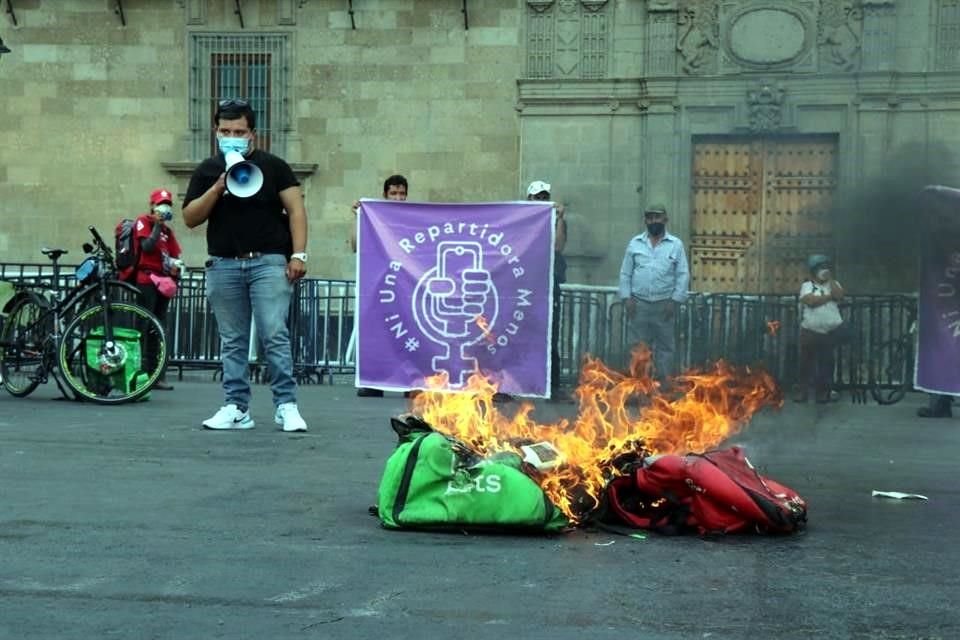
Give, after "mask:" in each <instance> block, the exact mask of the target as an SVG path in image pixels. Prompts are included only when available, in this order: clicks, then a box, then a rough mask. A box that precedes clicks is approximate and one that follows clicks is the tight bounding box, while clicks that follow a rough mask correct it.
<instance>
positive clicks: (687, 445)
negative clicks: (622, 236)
mask: <svg viewBox="0 0 960 640" xmlns="http://www.w3.org/2000/svg"><path fill="white" fill-rule="evenodd" d="M650 355H651V354H650V351H649V349H647V348H646V347H643V346H641V347H639V348H637V349H636V350H635V351H634V352H633V357H632V361H631V366H630V372H629V373H624V372H619V371H615V370H613V369H611V368H609V367H608V366H606V365H605V364H604V363H603V362H601V361H600V360H598V359H595V358H592V357H590V356H587V358H586V361H585V363H584V367H583V370H582V373H581V376H580V383H579V385H578V387H577V389H576V391H575V392H574V394H575V396H576V398H577V400H578V405H579V408H578V412H577V416H576V417H575V418H572V419H561V420H560V421H559V422H555V423H549V424H541V423H538V422H537V421H536V420H534V418H533V412H534V406H533V404H532V403H530V402H524V403H522V404H521V406H520V408H519V409H518V411H517V413H516V414H515V415H513V416H512V417H511V416H507V415H504V414H502V413H500V412H499V411H498V410H497V407H496V406H495V405H494V403H493V395H494V393H496V391H497V387H496V385H495V384H494V383H493V382H491V381H490V380H488V379H487V378H485V377H483V376H480V375H475V376H473V377H471V378H470V380H469V382H468V384H467V387H466V389H464V390H463V391H462V392H460V393H450V392H447V391H443V389H444V388H445V386H446V380H445V379H444V378H442V377H439V376H438V377H435V378H432V379H430V380H428V386H430V387H431V388H432V389H433V390H431V391H427V392H424V393H422V394H419V395H418V396H416V398H415V399H414V401H413V412H414V413H416V414H418V415H420V416H421V417H423V419H424V420H426V421H427V422H428V423H429V424H431V425H432V426H433V427H434V428H435V429H437V430H438V431H441V432H443V433H445V434H447V435H450V436H453V437H454V438H456V439H458V440H460V441H462V442H463V443H465V444H467V445H468V446H469V447H470V448H471V449H473V450H474V451H476V452H477V453H479V454H481V455H484V456H488V455H491V454H493V453H497V452H501V451H513V452H516V453H518V454H520V455H523V454H522V453H521V450H520V447H522V446H523V445H529V444H533V443H538V442H549V443H551V444H552V445H553V446H554V447H555V448H556V449H557V450H558V451H559V452H560V453H561V455H562V456H563V460H564V464H562V465H560V466H558V467H556V468H554V469H548V470H545V471H541V472H536V471H533V472H532V473H533V476H534V477H535V478H536V479H537V481H538V482H539V484H540V486H541V487H542V488H543V490H544V492H545V493H546V494H547V495H548V496H549V497H550V499H551V500H552V501H553V503H554V504H555V505H556V506H557V507H558V508H559V509H560V510H562V511H563V512H564V513H565V514H566V515H567V517H568V518H569V519H570V520H571V521H572V522H578V521H580V520H582V519H583V518H584V517H585V516H587V515H588V514H589V513H590V512H592V511H593V510H594V509H595V508H596V507H597V506H598V505H599V504H600V503H599V499H600V496H601V495H602V493H603V490H604V488H605V487H606V485H607V482H608V481H609V480H610V478H612V477H614V476H616V475H619V474H620V473H622V471H621V470H622V469H623V467H624V466H625V465H626V464H628V463H629V462H634V461H638V460H640V459H641V458H643V457H644V456H646V455H651V454H669V453H676V454H685V453H691V452H701V451H705V450H708V449H710V448H713V447H715V446H717V445H718V444H720V443H721V442H723V441H724V440H726V439H727V438H729V437H730V436H731V435H733V434H735V433H737V432H738V431H739V430H740V429H741V428H743V427H744V426H745V425H746V424H747V423H748V422H749V420H750V418H751V417H752V416H753V415H754V413H756V412H757V411H759V410H760V409H761V408H763V407H767V406H776V407H779V406H780V405H781V404H782V397H781V394H780V391H779V389H778V388H777V385H776V383H775V382H774V381H773V378H771V377H770V376H769V375H768V374H767V373H765V372H763V371H756V370H752V369H749V368H735V367H733V366H731V365H729V364H727V363H725V362H722V361H721V362H718V363H716V364H715V365H713V366H712V367H710V368H709V369H707V370H702V371H688V372H687V373H685V374H683V375H680V376H678V377H677V378H675V379H674V380H673V390H672V391H670V392H664V390H662V389H661V388H660V385H659V383H657V382H656V381H655V380H654V379H653V378H652V376H651V368H652V362H651V357H650Z"/></svg>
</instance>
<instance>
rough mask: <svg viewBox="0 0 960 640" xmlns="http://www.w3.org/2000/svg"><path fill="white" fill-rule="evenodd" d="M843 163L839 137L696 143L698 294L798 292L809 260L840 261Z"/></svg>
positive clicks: (693, 251) (693, 254) (694, 261)
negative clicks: (838, 202) (838, 193)
mask: <svg viewBox="0 0 960 640" xmlns="http://www.w3.org/2000/svg"><path fill="white" fill-rule="evenodd" d="M835 158H836V139H835V138H833V137H822V136H817V137H783V138H753V137H751V138H739V137H722V138H698V139H695V141H694V146H693V193H692V199H693V206H692V214H691V221H690V230H691V231H690V236H691V237H690V263H691V267H690V268H691V279H692V282H691V288H692V289H693V290H694V291H703V292H732V293H794V292H795V291H797V290H798V289H799V287H800V282H801V281H802V280H803V279H804V278H805V277H806V267H805V262H806V256H807V255H809V254H810V253H826V254H828V255H830V254H831V253H832V241H831V225H830V219H829V216H828V215H827V209H828V207H829V204H830V197H831V195H832V193H833V190H834V188H835V186H836V169H835V166H836V162H835Z"/></svg>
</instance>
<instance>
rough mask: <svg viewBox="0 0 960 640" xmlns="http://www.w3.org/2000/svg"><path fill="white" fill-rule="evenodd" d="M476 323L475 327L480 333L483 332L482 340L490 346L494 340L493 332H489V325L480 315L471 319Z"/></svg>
mask: <svg viewBox="0 0 960 640" xmlns="http://www.w3.org/2000/svg"><path fill="white" fill-rule="evenodd" d="M473 321H474V322H476V323H477V326H478V327H480V331H482V332H483V338H484V340H486V341H487V342H489V343H490V344H493V343H494V342H495V341H496V339H495V338H494V337H493V332H492V331H490V323H489V322H488V321H487V319H486V318H484V317H483V316H482V315H479V316H477V317H476V318H474V319H473Z"/></svg>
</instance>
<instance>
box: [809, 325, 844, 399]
mask: <svg viewBox="0 0 960 640" xmlns="http://www.w3.org/2000/svg"><path fill="white" fill-rule="evenodd" d="M835 333H836V332H835V331H832V332H830V333H817V332H816V331H810V330H808V329H800V391H801V393H806V392H807V390H809V389H810V388H811V387H812V388H813V389H814V390H815V391H816V394H817V396H818V397H820V398H824V397H826V396H827V394H829V393H830V387H831V386H833V370H834V368H835V366H836V355H835V354H836V348H837V340H836V335H835Z"/></svg>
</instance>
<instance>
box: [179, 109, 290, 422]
mask: <svg viewBox="0 0 960 640" xmlns="http://www.w3.org/2000/svg"><path fill="white" fill-rule="evenodd" d="M213 124H214V132H215V134H216V137H217V146H218V148H219V150H220V152H219V153H218V154H217V155H215V156H213V157H211V158H208V159H206V160H204V161H203V162H202V163H200V165H199V166H198V167H197V168H196V170H194V172H193V175H192V176H191V178H190V185H189V187H187V195H186V198H185V199H184V202H183V221H184V223H186V225H187V226H188V227H190V228H194V227H197V226H200V225H201V224H203V223H204V222H206V223H207V253H208V254H209V258H208V259H207V261H206V269H207V274H206V275H207V299H208V300H209V302H210V306H211V308H212V309H213V313H214V315H215V316H216V318H217V326H218V328H219V330H220V340H221V346H222V348H221V353H222V356H221V359H222V361H223V390H224V396H225V402H224V406H223V407H221V408H220V410H219V411H217V413H216V414H215V415H214V416H212V417H211V418H208V419H207V420H204V421H203V426H204V427H206V428H207V429H251V428H253V426H254V421H253V419H252V418H251V417H250V413H249V411H248V407H249V406H250V380H249V367H248V362H247V358H248V352H249V344H250V321H251V318H252V319H253V321H254V322H256V328H257V336H258V337H259V339H260V342H261V345H262V347H263V351H264V353H265V355H266V359H267V365H268V375H269V377H270V388H271V390H272V392H273V402H274V405H275V407H276V412H275V413H274V421H275V422H276V423H277V424H279V425H281V426H282V428H283V430H284V431H306V430H307V425H306V423H305V422H304V420H303V418H302V417H301V415H300V411H299V409H298V408H297V397H296V394H297V385H296V381H295V380H294V379H293V357H292V352H291V348H290V333H289V330H288V328H287V316H288V314H289V310H290V297H291V295H292V293H293V283H294V282H295V281H296V280H298V279H300V278H302V277H303V276H304V275H305V274H306V271H307V254H306V253H305V250H306V246H307V212H306V209H305V208H304V205H303V193H302V191H301V189H300V183H299V182H298V181H297V178H296V176H295V175H294V174H293V170H292V169H291V168H290V165H288V164H287V163H286V162H285V161H284V160H282V159H281V158H279V157H277V156H275V155H273V154H270V153H267V152H266V151H263V150H260V149H256V148H254V132H255V130H256V113H255V112H254V110H253V109H252V108H251V106H250V104H249V103H248V102H247V101H246V100H240V99H229V100H221V101H220V102H219V103H218V105H217V110H216V113H215V114H214V116H213Z"/></svg>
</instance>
